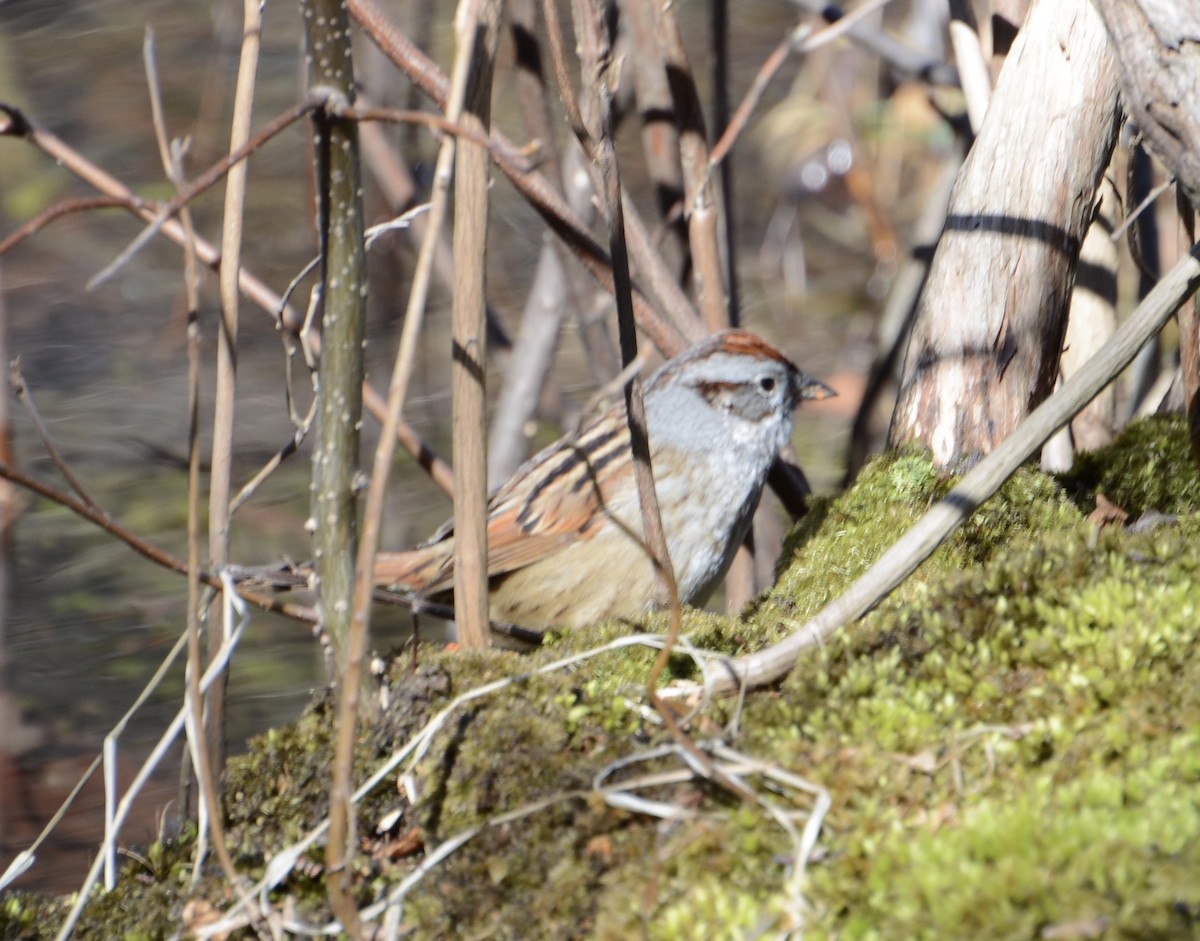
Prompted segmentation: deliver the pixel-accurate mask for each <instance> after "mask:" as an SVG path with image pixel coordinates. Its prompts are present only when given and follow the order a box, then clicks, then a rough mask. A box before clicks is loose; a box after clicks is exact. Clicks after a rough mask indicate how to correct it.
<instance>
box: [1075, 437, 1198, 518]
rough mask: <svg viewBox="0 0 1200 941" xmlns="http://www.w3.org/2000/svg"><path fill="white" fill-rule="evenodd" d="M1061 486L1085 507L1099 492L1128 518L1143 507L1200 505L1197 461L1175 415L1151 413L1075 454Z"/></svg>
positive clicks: (1182, 509)
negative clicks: (1107, 441)
mask: <svg viewBox="0 0 1200 941" xmlns="http://www.w3.org/2000/svg"><path fill="white" fill-rule="evenodd" d="M1061 481H1062V483H1063V486H1064V487H1066V488H1067V489H1068V490H1069V491H1070V492H1071V493H1072V494H1073V496H1074V497H1075V498H1076V499H1077V500H1079V501H1080V504H1081V505H1082V506H1084V507H1085V508H1086V509H1087V510H1090V509H1091V507H1092V505H1093V502H1094V500H1095V496H1096V494H1097V493H1102V494H1104V496H1106V497H1107V498H1108V499H1109V500H1110V501H1112V502H1113V503H1115V504H1116V505H1117V506H1119V507H1121V508H1122V509H1124V510H1126V511H1127V512H1128V513H1129V514H1130V516H1131V518H1136V517H1138V516H1140V515H1141V514H1142V513H1143V512H1145V511H1146V510H1156V511H1158V512H1160V513H1194V512H1196V511H1197V510H1200V466H1197V463H1196V458H1195V456H1194V455H1193V452H1192V448H1191V444H1190V442H1189V440H1188V432H1187V425H1186V423H1185V422H1184V420H1183V419H1182V417H1181V416H1179V415H1155V416H1152V417H1150V418H1144V419H1142V420H1141V421H1137V422H1134V423H1133V424H1132V425H1130V426H1129V427H1128V428H1127V429H1126V430H1125V431H1124V432H1123V433H1122V434H1121V436H1120V437H1119V438H1118V439H1117V440H1116V441H1114V442H1113V443H1112V444H1111V445H1109V446H1108V447H1106V448H1101V449H1100V450H1098V451H1093V452H1091V453H1087V454H1080V455H1078V456H1077V458H1076V461H1075V466H1074V467H1073V468H1072V469H1071V471H1070V473H1067V474H1064V475H1063V476H1062V478H1061Z"/></svg>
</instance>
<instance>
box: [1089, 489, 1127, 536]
mask: <svg viewBox="0 0 1200 941" xmlns="http://www.w3.org/2000/svg"><path fill="white" fill-rule="evenodd" d="M1128 519H1129V514H1128V513H1127V512H1125V510H1122V509H1121V508H1120V507H1119V506H1117V505H1116V504H1115V503H1113V502H1112V501H1111V500H1109V499H1108V497H1106V496H1105V495H1104V494H1102V493H1098V494H1096V509H1094V510H1092V512H1091V513H1089V514H1088V522H1089V523H1091V524H1092V525H1094V526H1097V527H1098V528H1100V529H1103V528H1104V527H1105V526H1109V525H1111V524H1113V523H1116V524H1117V525H1118V526H1124V525H1125V521H1126V520H1128Z"/></svg>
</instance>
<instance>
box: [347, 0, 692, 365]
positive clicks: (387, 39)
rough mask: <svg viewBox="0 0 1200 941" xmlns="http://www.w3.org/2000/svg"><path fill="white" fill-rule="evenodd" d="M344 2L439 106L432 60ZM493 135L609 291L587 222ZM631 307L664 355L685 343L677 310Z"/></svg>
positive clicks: (526, 189) (608, 266)
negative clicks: (667, 312)
mask: <svg viewBox="0 0 1200 941" xmlns="http://www.w3.org/2000/svg"><path fill="white" fill-rule="evenodd" d="M347 6H348V7H349V9H350V13H351V15H352V16H353V17H354V19H355V20H356V21H357V22H358V23H359V25H360V26H362V28H363V30H364V32H366V34H367V35H368V37H369V38H370V39H371V41H372V42H374V43H375V44H376V45H378V46H379V48H380V49H381V50H382V51H383V53H384V54H385V55H386V56H388V58H389V59H391V60H392V62H394V63H395V64H396V66H397V67H398V68H399V69H400V70H401V71H402V72H404V74H405V75H407V76H408V77H409V78H410V79H411V80H412V81H413V82H414V83H415V84H416V85H417V87H418V88H420V89H421V90H422V91H423V92H424V93H425V94H426V95H428V96H429V98H430V99H431V100H432V101H433V102H434V104H436V105H437V106H438V107H440V108H443V110H444V109H445V106H446V98H447V95H448V93H449V82H448V81H447V80H446V77H445V76H444V75H443V74H442V73H441V71H440V70H439V69H438V67H437V66H436V65H435V64H434V63H433V61H432V60H430V59H429V58H428V57H427V56H426V55H425V54H424V53H423V52H421V50H420V49H418V48H417V47H416V46H415V45H413V44H412V43H411V42H410V41H409V40H408V39H407V37H405V36H404V35H403V34H402V33H401V32H400V31H399V30H398V29H397V28H396V27H395V26H394V25H393V24H392V23H390V22H388V20H387V18H386V17H384V16H383V14H382V13H381V12H380V10H379V9H378V8H377V7H376V6H375V5H374V4H372V3H371V2H369V0H347ZM492 136H493V137H494V138H495V139H496V140H497V141H499V142H500V143H501V145H502V147H501V154H498V155H497V157H498V162H497V166H498V167H499V168H500V170H501V171H502V172H503V173H504V175H505V176H507V177H508V178H509V180H510V181H511V182H512V184H513V186H514V187H516V189H517V191H518V192H520V193H521V195H522V196H524V197H525V199H526V200H528V201H529V204H530V205H531V206H533V208H534V209H535V210H536V211H537V212H538V214H539V215H541V216H542V218H543V219H545V220H546V222H547V224H548V225H549V226H550V228H551V229H552V230H553V231H554V233H555V234H556V235H558V237H559V238H561V239H562V240H563V242H564V243H566V245H567V246H568V247H569V248H570V249H571V250H572V251H573V252H574V253H575V254H576V256H577V257H578V258H579V259H580V261H581V262H582V263H583V265H584V267H585V268H587V270H588V272H589V273H590V274H591V275H592V276H593V277H594V278H595V279H596V280H597V281H598V282H599V283H600V284H601V286H602V287H603V288H604V289H605V290H607V291H609V292H612V291H613V290H614V287H613V274H612V262H611V261H610V260H609V257H608V255H607V254H606V253H605V251H604V249H602V248H601V247H600V246H599V245H598V244H597V243H596V240H595V239H593V238H592V237H591V235H590V234H589V233H588V231H587V227H586V226H585V225H584V224H583V223H582V222H581V221H580V220H579V218H578V216H577V215H576V214H575V213H574V211H572V209H571V207H570V206H568V205H567V203H566V201H565V200H564V199H563V198H562V196H561V195H559V193H558V191H557V190H556V189H555V187H554V185H553V184H552V183H550V181H549V180H547V179H546V177H545V176H543V175H542V174H541V173H538V172H525V171H524V170H523V169H522V168H520V167H518V166H516V165H514V164H513V163H511V162H510V161H508V160H507V159H505V158H504V157H503V156H502V153H503V151H504V150H505V149H506V148H508V149H511V144H510V143H509V142H508V140H507V138H505V137H504V135H502V134H500V133H499V132H493V134H492ZM633 308H634V315H635V316H636V318H637V324H638V326H639V327H640V328H641V329H642V330H643V331H644V332H645V333H646V335H647V336H648V337H649V338H650V339H651V341H652V342H653V343H654V345H655V346H657V347H658V348H659V350H661V351H662V352H663V354H664V355H667V356H671V355H674V354H675V353H678V352H679V351H680V350H682V349H683V348H684V346H685V345H686V344H685V341H684V338H683V336H682V335H681V334H680V330H679V328H678V326H677V325H676V324H675V323H673V322H672V320H677V319H678V317H677V316H673V317H672V318H671V320H668V319H665V318H666V316H669V315H665V314H660V313H659V311H657V310H655V309H654V307H653V306H651V305H650V304H649V303H648V302H647V300H646V299H645V298H644V297H643V296H641V295H640V294H637V293H635V294H634V296H633Z"/></svg>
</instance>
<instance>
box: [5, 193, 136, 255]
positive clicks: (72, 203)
mask: <svg viewBox="0 0 1200 941" xmlns="http://www.w3.org/2000/svg"><path fill="white" fill-rule="evenodd" d="M137 205H138V204H135V202H134V201H133V200H129V199H125V198H123V197H121V196H85V197H82V198H79V199H64V200H61V201H59V202H57V203H55V204H54V205H52V206H48V207H47V208H45V209H43V210H42V211H41V212H39V213H38V214H37V215H36V216H34V217H33V218H32V219H30V220H29V221H28V222H26V223H24V224H23V225H21V226H20V227H18V228H17V229H15V230H14V231H13V232H11V233H10V234H9V235H7V236H5V237H4V238H3V239H0V256H2V255H5V254H7V253H8V251H9V250H10V249H13V248H15V247H16V246H18V245H20V244H21V243H22V242H23V241H25V239H27V238H29V237H30V236H32V235H35V234H36V233H38V232H40V231H41V230H42V229H44V228H45V227H46V226H48V225H49V224H50V223H51V222H57V221H58V220H59V219H62V218H63V217H64V216H71V215H74V214H75V213H77V212H91V211H93V210H96V209H128V210H129V211H131V212H136V211H137ZM141 205H145V203H141Z"/></svg>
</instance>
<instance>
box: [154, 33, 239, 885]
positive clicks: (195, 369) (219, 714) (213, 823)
mask: <svg viewBox="0 0 1200 941" xmlns="http://www.w3.org/2000/svg"><path fill="white" fill-rule="evenodd" d="M143 58H144V60H145V65H146V78H147V85H148V87H149V90H150V110H151V114H152V116H153V119H154V134H155V139H156V140H157V141H158V149H159V156H160V158H161V160H162V165H163V172H164V173H166V175H167V178H168V179H169V180H170V181H171V183H172V184H173V185H174V186H175V188H176V191H178V190H179V189H181V188H182V187H183V186H184V174H183V161H182V159H181V148H179V147H174V146H172V144H171V142H170V141H169V139H168V135H167V128H166V120H165V118H164V117H163V107H162V96H161V93H160V85H159V81H158V71H157V67H156V64H155V56H154V36H153V33H152V32H151V31H150V30H147V31H146V39H145V43H144V46H143ZM179 221H180V224H181V225H182V226H183V230H184V234H185V236H186V239H185V241H184V246H183V249H184V252H183V256H184V272H183V286H184V294H185V296H186V299H187V317H188V494H187V500H188V521H187V536H188V573H187V591H188V607H187V636H188V669H187V698H188V704H189V708H190V709H191V713H192V717H193V721H192V723H191V724H190V729H191V730H192V732H193V733H194V734H193V735H192V736H191V738H192V743H191V744H192V751H191V754H193V755H194V756H195V759H194V760H195V765H196V768H195V771H196V776H197V779H198V781H199V785H200V799H201V800H203V801H204V809H205V814H206V816H207V819H208V826H209V831H210V832H211V834H212V843H213V848H214V849H215V850H216V853H217V859H218V860H219V861H220V863H221V868H222V869H223V870H224V871H225V877H226V878H227V879H228V880H229V881H230V883H231V884H236V883H237V870H236V869H234V866H233V859H232V858H231V857H230V855H229V849H228V847H227V846H226V844H225V827H224V818H223V816H222V809H221V800H220V796H219V793H218V785H217V783H216V781H217V778H218V777H219V776H220V771H221V767H222V765H223V754H222V751H223V745H224V722H223V721H222V719H223V716H224V682H223V678H224V676H225V675H226V674H221V675H220V676H218V677H216V678H215V680H214V683H213V685H212V686H210V687H209V701H208V705H209V711H205V710H204V709H203V700H202V698H201V694H200V677H201V674H202V673H203V663H202V661H201V657H200V577H199V573H200V503H199V501H200V405H199V403H200V366H199V353H200V341H199V323H198V318H199V311H200V292H199V288H198V285H197V278H198V275H197V269H196V249H195V231H194V229H193V227H192V217H191V213H190V212H189V211H188V210H187V208H186V207H184V208H183V210H182V211H181V213H180V217H179ZM212 636H216V637H217V638H218V640H217V644H216V646H217V648H218V649H219V648H220V635H219V633H218V632H215V631H214V632H212ZM209 653H210V657H213V658H214V659H215V655H214V654H213V649H212V646H211V645H210V647H209ZM214 738H215V739H216V741H215V742H214ZM214 765H215V766H216V767H215V768H214ZM184 812H186V806H185V807H184ZM201 851H202V845H201V847H200V848H198V850H197V852H198V853H199V852H201ZM199 868H200V865H199V856H197V870H199Z"/></svg>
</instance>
